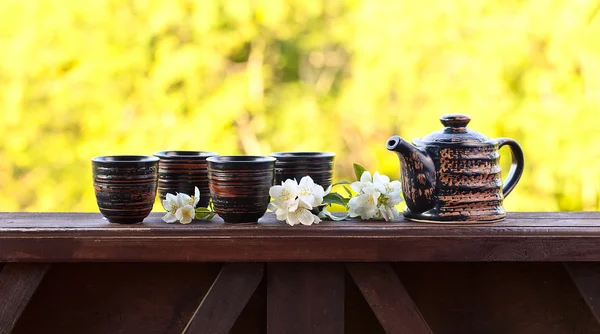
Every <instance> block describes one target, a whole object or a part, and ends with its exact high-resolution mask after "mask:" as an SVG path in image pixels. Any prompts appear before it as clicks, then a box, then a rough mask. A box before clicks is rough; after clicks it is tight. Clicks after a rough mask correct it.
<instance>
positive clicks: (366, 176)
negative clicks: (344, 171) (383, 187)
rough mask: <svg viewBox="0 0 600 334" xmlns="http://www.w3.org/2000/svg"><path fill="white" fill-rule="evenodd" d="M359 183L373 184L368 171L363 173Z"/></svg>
mask: <svg viewBox="0 0 600 334" xmlns="http://www.w3.org/2000/svg"><path fill="white" fill-rule="evenodd" d="M360 182H373V178H372V177H371V173H369V171H364V172H363V173H362V175H361V176H360Z"/></svg>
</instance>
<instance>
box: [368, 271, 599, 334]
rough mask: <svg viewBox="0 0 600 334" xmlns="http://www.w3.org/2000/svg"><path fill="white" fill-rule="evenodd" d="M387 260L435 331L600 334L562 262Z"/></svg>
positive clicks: (449, 333) (451, 333)
mask: <svg viewBox="0 0 600 334" xmlns="http://www.w3.org/2000/svg"><path fill="white" fill-rule="evenodd" d="M391 265H392V267H393V268H394V270H395V272H396V275H397V276H398V278H399V279H400V281H401V282H402V284H404V286H405V287H406V290H407V291H408V292H409V293H410V296H411V298H412V300H413V301H414V302H415V304H416V305H418V307H419V311H420V312H421V314H422V315H423V317H424V318H425V319H426V320H427V324H428V325H429V327H430V328H431V330H432V331H433V333H435V334H458V333H460V334H463V333H464V334H482V333H485V334H508V333H510V334H532V333H544V334H600V326H598V323H597V322H596V320H595V319H594V317H593V316H592V315H591V314H590V312H589V311H588V308H587V306H586V304H585V302H584V301H583V299H582V298H581V296H580V295H579V292H578V291H577V288H576V287H575V285H574V284H573V283H572V281H571V279H570V277H569V275H568V273H567V272H566V271H565V270H564V267H563V265H562V263H557V262H546V263H517V262H487V263H486V262H479V263H440V262H437V263H393V264H391ZM369 333H370V332H369Z"/></svg>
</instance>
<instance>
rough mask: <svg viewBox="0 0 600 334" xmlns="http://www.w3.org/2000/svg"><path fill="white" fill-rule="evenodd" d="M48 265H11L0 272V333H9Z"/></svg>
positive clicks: (7, 265)
mask: <svg viewBox="0 0 600 334" xmlns="http://www.w3.org/2000/svg"><path fill="white" fill-rule="evenodd" d="M49 266H50V265H48V264H34V263H11V264H6V265H5V266H4V267H3V268H2V271H0V333H11V332H12V330H13V328H14V326H15V324H16V323H17V320H19V317H20V316H21V313H22V312H23V310H24V309H25V307H26V306H27V304H28V303H29V300H30V299H31V297H32V296H33V294H34V293H35V291H36V289H37V287H38V285H39V284H40V282H41V281H42V279H43V278H44V275H45V274H46V271H47V270H48V267H49Z"/></svg>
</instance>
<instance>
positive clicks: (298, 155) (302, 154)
mask: <svg viewBox="0 0 600 334" xmlns="http://www.w3.org/2000/svg"><path fill="white" fill-rule="evenodd" d="M269 156H270V157H275V158H277V159H280V158H281V159H302V158H333V157H335V153H333V152H316V151H315V152H310V151H298V152H274V153H271V154H269Z"/></svg>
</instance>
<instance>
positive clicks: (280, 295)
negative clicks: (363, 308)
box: [267, 263, 345, 334]
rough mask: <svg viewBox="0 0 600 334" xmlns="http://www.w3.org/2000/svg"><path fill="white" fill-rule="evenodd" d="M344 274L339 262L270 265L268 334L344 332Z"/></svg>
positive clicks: (268, 266) (268, 275)
mask: <svg viewBox="0 0 600 334" xmlns="http://www.w3.org/2000/svg"><path fill="white" fill-rule="evenodd" d="M344 275H345V272H344V267H343V265H342V264H339V263H269V264H268V265H267V333H269V334H294V333H298V334H306V333H311V334H342V333H344Z"/></svg>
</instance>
